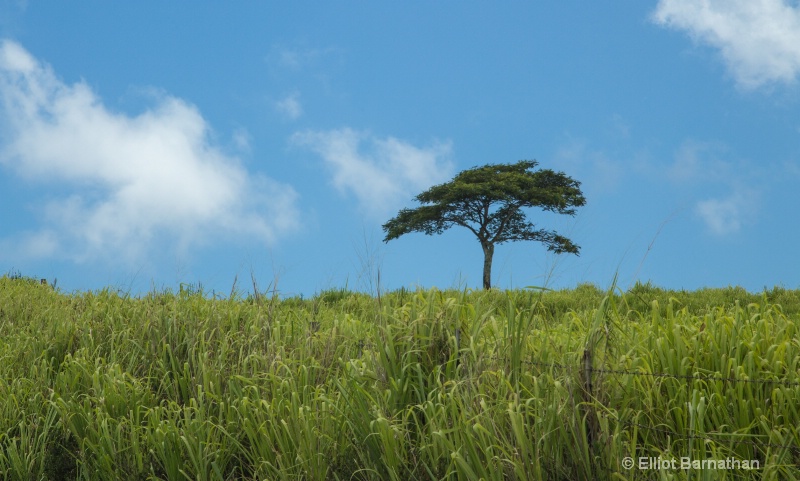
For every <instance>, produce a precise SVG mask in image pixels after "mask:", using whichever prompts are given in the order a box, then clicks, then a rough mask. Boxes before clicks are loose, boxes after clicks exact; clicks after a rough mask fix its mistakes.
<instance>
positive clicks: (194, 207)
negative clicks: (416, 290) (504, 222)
mask: <svg viewBox="0 0 800 481" xmlns="http://www.w3.org/2000/svg"><path fill="white" fill-rule="evenodd" d="M231 5H232V4H230V3H227V4H223V3H222V2H195V3H193V4H192V7H191V8H188V7H187V6H186V5H185V4H180V3H165V2H144V3H142V2H136V3H135V4H134V3H130V4H120V3H108V2H97V1H90V2H80V3H78V4H75V3H70V2H53V1H42V2H20V1H14V0H0V39H2V40H0V42H2V43H0V202H1V203H2V204H1V205H2V208H1V209H2V210H0V271H1V272H9V271H12V270H14V271H19V272H21V273H22V274H24V275H29V276H35V277H46V278H48V279H51V280H52V279H53V278H57V279H58V284H59V286H60V287H62V288H63V289H66V290H76V289H80V290H87V289H100V288H102V287H105V286H110V287H112V288H119V289H123V290H126V291H128V290H129V291H132V292H137V293H141V292H147V291H148V290H150V289H152V288H157V289H161V288H172V289H175V288H177V286H178V285H179V284H180V283H193V284H196V283H201V284H202V285H203V287H204V288H206V289H208V290H214V291H216V292H224V293H227V292H229V291H230V289H231V286H232V284H233V281H234V279H235V278H238V287H239V288H240V289H242V290H243V291H244V290H247V289H251V288H252V285H251V280H250V279H251V277H255V278H256V279H257V281H258V283H259V286H260V287H261V288H262V289H265V288H267V286H269V285H273V286H274V285H275V283H276V282H277V288H278V290H279V291H280V292H281V293H282V294H284V295H296V294H301V293H302V294H304V295H306V296H308V295H312V294H314V293H315V292H319V291H321V290H323V289H329V288H339V287H345V286H347V287H349V288H351V289H358V290H374V288H375V285H376V284H377V281H378V276H377V272H378V271H380V284H381V287H383V288H388V289H395V288H399V287H403V286H405V287H414V286H418V285H419V286H423V287H432V286H437V287H442V288H445V287H474V288H477V287H480V285H481V268H482V260H483V259H482V252H481V249H480V247H479V244H478V243H477V241H476V240H475V239H474V238H472V237H471V236H472V234H471V233H470V232H469V231H467V230H466V229H459V228H453V229H451V230H450V231H448V232H446V233H444V234H443V235H440V236H433V237H429V236H425V235H423V234H412V235H408V236H404V237H401V238H400V239H397V240H394V241H392V242H389V243H388V244H384V243H383V242H382V239H383V232H382V230H381V225H382V224H383V223H384V222H386V221H387V220H388V219H389V218H391V217H392V216H393V215H394V214H396V213H397V211H398V210H399V209H401V208H404V207H413V206H415V205H416V204H415V203H414V202H413V201H412V198H413V197H414V196H415V195H416V194H418V193H419V192H421V191H422V190H424V189H426V188H428V187H430V186H432V185H435V184H438V183H441V182H445V181H447V180H449V179H450V178H452V177H453V176H454V175H455V174H456V173H458V172H459V171H461V170H463V169H467V168H470V167H473V166H476V165H483V164H487V163H509V162H516V161H518V160H522V159H536V160H538V161H539V162H540V164H541V166H542V167H545V168H552V169H555V170H561V171H564V172H565V173H566V174H568V175H570V176H572V177H574V178H575V179H577V180H579V181H581V183H582V188H583V191H584V193H585V195H586V198H587V205H586V206H585V207H583V208H581V209H580V210H579V212H578V214H577V215H576V216H575V217H563V216H555V215H552V214H544V213H542V212H540V211H530V212H529V215H530V219H531V220H533V221H534V222H536V223H537V224H538V225H540V226H542V227H545V228H550V229H556V230H557V231H559V232H560V233H562V234H564V235H566V236H568V237H570V238H571V239H572V240H573V241H574V242H576V243H577V244H578V245H580V246H581V255H580V257H576V256H570V255H561V256H556V255H553V254H551V253H548V252H547V251H546V250H545V248H544V247H542V246H541V245H538V244H534V243H510V244H503V245H501V246H498V247H497V248H496V250H495V259H494V269H493V280H494V283H495V285H497V286H499V287H502V288H507V287H523V286H530V285H537V286H542V285H546V286H549V287H553V288H561V287H572V286H575V285H576V284H578V283H580V282H592V283H595V284H598V285H600V286H607V285H608V284H609V283H610V282H611V280H612V279H613V278H614V276H615V274H617V275H618V276H619V281H620V284H621V286H622V287H627V286H629V285H630V284H631V283H633V282H635V281H636V280H640V281H642V282H646V281H651V282H653V283H654V284H656V285H659V286H664V287H669V288H676V289H679V288H686V289H696V288H700V287H705V286H708V287H714V286H728V285H740V286H743V287H745V288H747V289H749V290H754V291H757V290H760V289H762V288H764V287H772V286H775V285H779V286H784V287H787V288H798V287H800V261H798V256H797V246H798V245H800V227H798V214H797V206H798V204H800V202H798V201H800V190H799V189H798V188H797V185H798V182H800V85H799V83H798V78H799V76H800V6H798V3H797V2H794V1H787V0H724V1H723V0H702V1H701V0H693V1H692V0H661V1H655V0H653V1H621V2H584V1H580V2H579V1H563V2H536V3H534V2H527V3H522V2H507V3H502V2H492V3H486V2H451V1H443V2H402V3H388V2H336V3H329V2H325V3H323V2H317V3H312V4H309V3H299V2H238V3H237V4H236V5H235V6H231Z"/></svg>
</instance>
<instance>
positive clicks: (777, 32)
mask: <svg viewBox="0 0 800 481" xmlns="http://www.w3.org/2000/svg"><path fill="white" fill-rule="evenodd" d="M653 20H654V21H655V22H656V23H658V24H660V25H662V26H665V27H669V28H673V29H676V30H682V31H685V32H687V33H689V35H691V36H692V37H693V38H694V39H695V40H696V41H697V42H700V43H705V44H708V45H711V46H712V47H715V48H717V49H719V50H720V52H721V54H722V57H723V58H724V60H725V63H726V65H727V67H728V69H729V70H730V71H731V73H732V74H733V76H734V78H735V79H736V81H737V82H738V83H739V85H741V86H742V87H744V88H756V87H759V86H761V85H764V84H767V83H771V82H783V83H792V82H794V81H795V80H796V78H797V74H798V72H800V7H798V6H797V5H796V3H795V2H788V1H786V0H660V1H659V3H658V6H657V7H656V10H655V12H654V13H653Z"/></svg>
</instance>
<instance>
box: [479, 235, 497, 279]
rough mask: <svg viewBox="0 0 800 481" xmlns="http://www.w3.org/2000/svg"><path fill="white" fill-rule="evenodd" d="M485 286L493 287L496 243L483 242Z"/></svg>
mask: <svg viewBox="0 0 800 481" xmlns="http://www.w3.org/2000/svg"><path fill="white" fill-rule="evenodd" d="M481 247H483V288H484V289H486V290H489V289H491V288H492V256H493V255H494V244H489V243H486V244H483V245H482V246H481Z"/></svg>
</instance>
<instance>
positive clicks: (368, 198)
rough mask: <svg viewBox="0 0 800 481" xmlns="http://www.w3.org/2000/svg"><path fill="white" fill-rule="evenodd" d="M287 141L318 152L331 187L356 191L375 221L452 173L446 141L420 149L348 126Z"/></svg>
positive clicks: (309, 132) (355, 193) (449, 150)
mask: <svg viewBox="0 0 800 481" xmlns="http://www.w3.org/2000/svg"><path fill="white" fill-rule="evenodd" d="M291 141H292V143H293V144H294V145H297V146H302V147H306V148H308V149H310V150H312V151H314V152H316V153H317V154H319V155H320V156H321V157H322V159H323V160H324V161H325V163H326V164H327V165H328V166H329V167H330V169H331V171H332V173H333V185H334V186H335V187H336V188H337V189H338V190H339V191H340V192H343V193H344V192H348V193H351V194H353V195H355V197H356V198H357V199H358V201H359V203H360V205H361V208H362V209H363V210H364V211H365V212H366V214H367V215H369V216H370V217H373V218H377V219H383V218H385V217H386V215H390V214H392V210H394V209H396V208H398V207H400V206H403V205H406V204H408V203H409V201H410V200H411V199H412V198H413V197H414V196H415V195H417V194H419V193H420V192H421V191H423V190H425V189H427V188H429V187H431V186H432V185H434V184H438V183H442V182H445V181H447V180H449V179H450V177H452V175H453V163H452V161H451V160H450V157H451V154H452V146H451V144H450V143H449V142H438V143H434V144H433V145H431V146H428V147H422V148H420V147H416V146H414V145H411V144H410V143H408V142H404V141H402V140H399V139H396V138H394V137H386V138H378V137H375V136H373V135H370V134H368V133H366V132H361V131H357V130H353V129H349V128H344V129H339V130H329V131H305V132H298V133H295V134H294V135H293V136H292V139H291Z"/></svg>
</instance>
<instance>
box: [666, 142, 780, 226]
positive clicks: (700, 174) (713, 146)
mask: <svg viewBox="0 0 800 481" xmlns="http://www.w3.org/2000/svg"><path fill="white" fill-rule="evenodd" d="M763 169H764V168H762V167H759V166H757V165H754V164H752V163H750V162H747V161H745V160H742V159H737V158H735V157H734V155H733V154H732V153H731V152H730V149H729V148H728V147H727V146H726V145H725V144H724V143H721V142H716V141H698V140H686V141H684V142H683V143H682V144H681V145H680V147H678V149H677V150H676V152H675V157H674V159H673V162H672V163H671V164H669V165H667V166H666V169H665V173H666V178H667V179H669V180H670V181H671V182H672V183H673V184H674V185H677V186H680V187H681V188H684V189H687V188H688V189H691V190H693V191H697V190H698V189H700V190H701V191H702V192H703V194H702V195H697V196H694V197H695V198H698V197H700V198H701V199H702V200H696V201H695V202H694V213H695V214H696V215H697V216H698V218H699V219H700V220H701V221H702V222H703V224H704V225H705V227H706V229H707V230H708V232H710V233H711V234H714V235H718V236H724V235H730V234H735V233H737V232H739V231H740V230H741V229H742V228H743V227H745V226H746V225H747V224H749V223H751V222H752V221H753V219H754V218H755V216H756V214H757V211H758V204H759V198H760V196H761V189H760V188H759V185H760V184H761V179H762V177H763V176H764V175H765V171H764V170H763ZM708 192H715V193H717V195H709V194H708Z"/></svg>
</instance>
